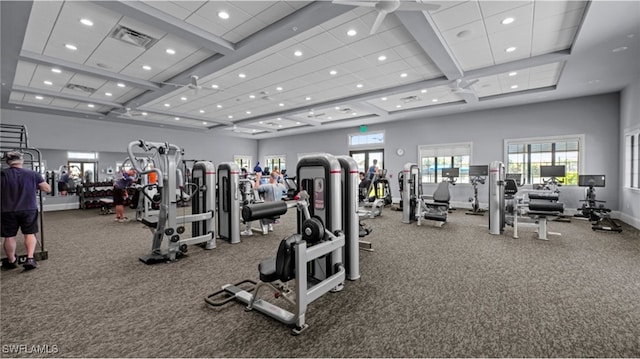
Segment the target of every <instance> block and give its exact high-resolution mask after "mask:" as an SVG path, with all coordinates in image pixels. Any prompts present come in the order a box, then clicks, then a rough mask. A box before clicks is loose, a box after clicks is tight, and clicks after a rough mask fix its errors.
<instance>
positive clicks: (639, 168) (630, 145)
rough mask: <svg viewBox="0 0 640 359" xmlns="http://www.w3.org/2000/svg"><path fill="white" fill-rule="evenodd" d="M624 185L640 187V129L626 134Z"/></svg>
mask: <svg viewBox="0 0 640 359" xmlns="http://www.w3.org/2000/svg"><path fill="white" fill-rule="evenodd" d="M624 147H625V148H624V186H625V187H626V188H640V129H637V130H634V131H628V132H627V133H625V136H624Z"/></svg>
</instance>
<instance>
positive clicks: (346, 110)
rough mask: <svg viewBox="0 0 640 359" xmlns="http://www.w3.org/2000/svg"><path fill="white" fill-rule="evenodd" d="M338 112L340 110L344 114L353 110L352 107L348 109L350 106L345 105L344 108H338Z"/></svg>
mask: <svg viewBox="0 0 640 359" xmlns="http://www.w3.org/2000/svg"><path fill="white" fill-rule="evenodd" d="M340 112H342V113H344V114H348V113H351V112H353V110H352V109H350V108H348V107H345V108H341V109H340Z"/></svg>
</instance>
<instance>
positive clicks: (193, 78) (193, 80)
mask: <svg viewBox="0 0 640 359" xmlns="http://www.w3.org/2000/svg"><path fill="white" fill-rule="evenodd" d="M190 85H191V86H193V87H196V88H197V87H198V76H196V75H191V83H190Z"/></svg>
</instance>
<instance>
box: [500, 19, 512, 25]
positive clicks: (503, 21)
mask: <svg viewBox="0 0 640 359" xmlns="http://www.w3.org/2000/svg"><path fill="white" fill-rule="evenodd" d="M514 21H515V19H514V18H512V17H507V18H504V19H502V21H500V23H501V24H502V25H509V24H511V23H512V22H514Z"/></svg>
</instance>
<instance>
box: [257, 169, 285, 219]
mask: <svg viewBox="0 0 640 359" xmlns="http://www.w3.org/2000/svg"><path fill="white" fill-rule="evenodd" d="M261 177H262V174H260V173H256V181H255V183H254V185H253V188H254V189H256V190H257V191H258V192H259V193H261V194H262V195H263V197H264V201H265V202H277V201H281V200H282V196H283V195H284V194H285V193H287V188H286V187H285V186H284V185H283V184H282V183H278V180H281V177H282V175H280V174H279V173H275V172H272V173H271V174H270V175H269V183H265V184H260V178H261ZM273 222H274V221H273V219H270V218H263V219H262V223H264V224H268V225H269V231H273Z"/></svg>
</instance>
